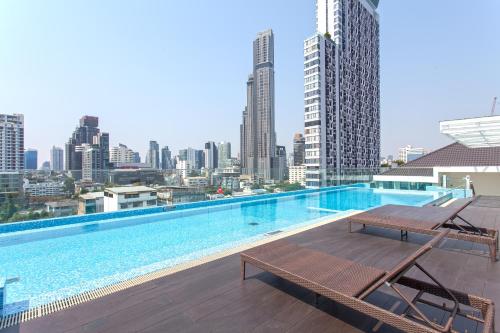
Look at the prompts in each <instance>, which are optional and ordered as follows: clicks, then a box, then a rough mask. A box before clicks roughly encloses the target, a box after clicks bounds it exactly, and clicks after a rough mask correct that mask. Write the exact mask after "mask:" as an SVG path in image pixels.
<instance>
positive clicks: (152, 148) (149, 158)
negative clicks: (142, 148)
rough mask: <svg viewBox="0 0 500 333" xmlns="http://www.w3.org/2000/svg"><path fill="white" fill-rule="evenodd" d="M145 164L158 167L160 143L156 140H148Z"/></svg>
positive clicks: (154, 167)
mask: <svg viewBox="0 0 500 333" xmlns="http://www.w3.org/2000/svg"><path fill="white" fill-rule="evenodd" d="M146 164H149V165H151V167H152V168H153V169H160V145H158V142H156V141H149V150H148V153H147V154H146Z"/></svg>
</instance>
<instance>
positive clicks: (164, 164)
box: [161, 146, 174, 170]
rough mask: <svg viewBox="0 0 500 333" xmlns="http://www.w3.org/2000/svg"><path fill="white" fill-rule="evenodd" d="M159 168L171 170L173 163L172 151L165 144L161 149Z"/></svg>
mask: <svg viewBox="0 0 500 333" xmlns="http://www.w3.org/2000/svg"><path fill="white" fill-rule="evenodd" d="M161 168H162V169H163V170H172V169H173V168H174V164H173V163H172V152H171V151H170V149H169V148H168V146H165V147H163V148H162V149H161Z"/></svg>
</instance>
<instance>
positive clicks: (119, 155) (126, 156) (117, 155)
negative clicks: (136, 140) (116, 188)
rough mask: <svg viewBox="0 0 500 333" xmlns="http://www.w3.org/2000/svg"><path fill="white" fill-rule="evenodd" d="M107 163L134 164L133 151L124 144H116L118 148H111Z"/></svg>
mask: <svg viewBox="0 0 500 333" xmlns="http://www.w3.org/2000/svg"><path fill="white" fill-rule="evenodd" d="M109 161H110V162H111V163H134V151H133V150H132V149H130V148H128V147H127V146H126V145H124V144H121V143H120V144H118V147H112V148H111V151H110V156H109Z"/></svg>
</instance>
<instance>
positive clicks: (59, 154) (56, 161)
mask: <svg viewBox="0 0 500 333" xmlns="http://www.w3.org/2000/svg"><path fill="white" fill-rule="evenodd" d="M50 169H51V170H53V171H62V170H63V169H64V150H63V149H62V148H58V147H56V146H52V148H51V149H50Z"/></svg>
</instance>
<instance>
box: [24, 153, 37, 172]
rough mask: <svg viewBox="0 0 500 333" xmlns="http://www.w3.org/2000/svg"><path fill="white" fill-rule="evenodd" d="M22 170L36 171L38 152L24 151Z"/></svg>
mask: <svg viewBox="0 0 500 333" xmlns="http://www.w3.org/2000/svg"><path fill="white" fill-rule="evenodd" d="M24 169H25V170H36V169H38V151H37V150H36V149H26V150H25V151H24Z"/></svg>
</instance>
